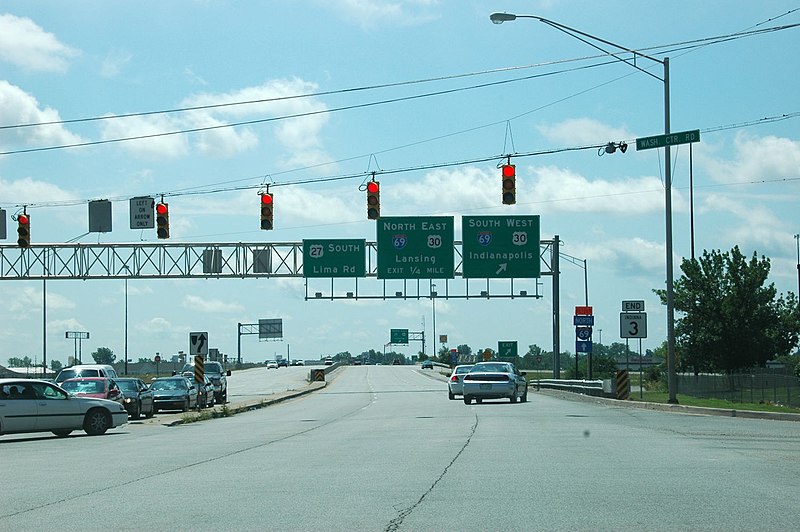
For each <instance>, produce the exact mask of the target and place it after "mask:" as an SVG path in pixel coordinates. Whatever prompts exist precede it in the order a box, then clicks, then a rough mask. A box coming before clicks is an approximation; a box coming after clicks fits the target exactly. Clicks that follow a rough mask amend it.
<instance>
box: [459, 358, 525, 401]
mask: <svg viewBox="0 0 800 532" xmlns="http://www.w3.org/2000/svg"><path fill="white" fill-rule="evenodd" d="M461 384H462V391H461V393H462V394H463V396H464V403H465V404H470V403H472V400H473V399H475V401H476V402H478V403H480V402H482V401H483V400H484V399H502V398H508V399H509V400H510V401H511V402H512V403H516V402H517V400H520V401H521V402H523V403H524V402H525V401H527V400H528V381H527V379H526V378H525V372H520V371H519V370H518V369H517V368H516V366H514V364H511V363H510V362H478V363H477V364H475V365H474V366H472V369H470V370H469V373H467V374H466V375H464V379H463V380H462V381H461Z"/></svg>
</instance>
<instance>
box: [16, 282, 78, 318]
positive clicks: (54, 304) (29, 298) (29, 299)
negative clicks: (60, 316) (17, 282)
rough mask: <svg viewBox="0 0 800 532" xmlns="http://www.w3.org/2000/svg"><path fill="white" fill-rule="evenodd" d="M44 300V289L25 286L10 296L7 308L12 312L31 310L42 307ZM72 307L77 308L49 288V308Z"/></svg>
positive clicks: (62, 308)
mask: <svg viewBox="0 0 800 532" xmlns="http://www.w3.org/2000/svg"><path fill="white" fill-rule="evenodd" d="M42 301H43V299H42V291H41V290H40V289H38V288H32V287H25V288H23V289H22V290H21V291H19V292H17V294H16V296H15V297H11V298H8V301H7V302H6V305H7V310H8V311H10V312H11V313H17V312H29V311H30V309H32V308H36V309H40V308H41V307H42ZM72 308H75V303H73V302H72V301H70V300H69V299H67V298H65V297H64V296H62V295H60V294H58V293H54V292H52V291H50V290H48V292H47V309H48V310H64V309H72Z"/></svg>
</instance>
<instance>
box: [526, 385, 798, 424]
mask: <svg viewBox="0 0 800 532" xmlns="http://www.w3.org/2000/svg"><path fill="white" fill-rule="evenodd" d="M536 393H543V394H545V395H549V396H552V397H557V398H559V399H567V400H571V401H582V402H585V403H595V404H603V405H606V406H614V407H619V408H639V409H641V410H657V411H660V412H672V413H674V414H688V415H703V416H721V417H740V418H746V419H768V420H773V421H794V422H800V414H790V413H787V412H759V411H757V410H735V409H730V408H708V407H703V406H688V405H673V404H665V403H648V402H645V401H622V400H619V399H609V398H606V397H595V396H590V395H583V394H579V393H572V392H562V391H558V390H539V391H536Z"/></svg>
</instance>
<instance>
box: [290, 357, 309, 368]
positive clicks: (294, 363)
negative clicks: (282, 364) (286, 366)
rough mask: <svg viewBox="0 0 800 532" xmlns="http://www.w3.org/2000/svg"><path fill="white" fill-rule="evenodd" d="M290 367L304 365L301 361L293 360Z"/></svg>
mask: <svg viewBox="0 0 800 532" xmlns="http://www.w3.org/2000/svg"><path fill="white" fill-rule="evenodd" d="M291 365H292V366H305V365H306V363H305V362H304V361H303V360H302V359H299V358H295V359H294V360H292V363H291Z"/></svg>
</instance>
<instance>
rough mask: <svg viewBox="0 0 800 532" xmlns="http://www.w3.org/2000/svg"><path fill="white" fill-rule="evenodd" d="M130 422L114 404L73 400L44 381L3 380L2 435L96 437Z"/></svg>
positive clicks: (0, 389)
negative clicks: (74, 433)
mask: <svg viewBox="0 0 800 532" xmlns="http://www.w3.org/2000/svg"><path fill="white" fill-rule="evenodd" d="M127 422H128V412H127V411H126V410H125V409H124V408H123V407H122V405H121V404H119V403H115V402H114V401H108V400H106V399H94V398H91V397H74V396H71V395H69V394H68V393H67V392H66V390H64V389H63V388H61V387H59V386H57V385H56V384H53V383H51V382H47V381H43V380H37V379H0V435H3V434H18V433H24V432H52V433H53V434H55V435H56V436H59V437H62V438H63V437H64V436H68V435H69V434H70V433H71V432H72V431H74V430H83V431H85V432H86V434H89V435H91V436H95V435H99V434H105V432H106V431H107V430H108V429H111V428H114V427H119V426H120V425H124V424H125V423H127Z"/></svg>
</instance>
